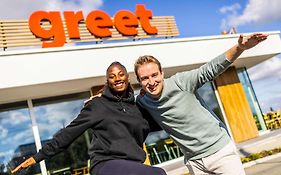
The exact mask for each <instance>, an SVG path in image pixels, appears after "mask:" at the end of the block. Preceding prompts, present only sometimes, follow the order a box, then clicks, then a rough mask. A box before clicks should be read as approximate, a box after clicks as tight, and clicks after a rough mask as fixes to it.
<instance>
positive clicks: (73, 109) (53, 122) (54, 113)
mask: <svg viewBox="0 0 281 175" xmlns="http://www.w3.org/2000/svg"><path fill="white" fill-rule="evenodd" d="M89 96H90V94H89V93H79V94H73V95H66V96H60V97H54V98H47V99H40V100H34V101H33V105H34V113H35V116H36V122H37V125H38V128H39V133H40V138H41V143H42V145H44V144H45V143H46V142H47V141H49V140H50V139H51V138H52V136H53V135H54V134H55V133H57V132H58V131H59V130H60V129H62V128H64V127H66V126H67V125H68V124H69V123H70V122H71V121H72V120H73V119H74V118H75V117H76V116H77V115H78V114H79V112H80V110H81V109H82V107H83V105H84V101H85V100H86V99H88V98H89ZM86 138H87V132H85V133H84V134H83V135H81V136H80V137H79V138H77V139H76V140H75V141H74V142H73V143H72V144H71V145H70V146H69V148H68V149H67V150H65V151H64V152H62V153H59V154H58V155H56V156H54V157H52V158H51V159H50V160H46V161H45V162H46V166H47V170H48V171H49V172H50V174H57V173H58V172H59V173H63V174H67V173H70V172H71V171H73V170H74V169H76V168H81V167H86V166H87V161H88V154H87V150H88V147H87V145H88V144H87V143H89V140H87V139H86Z"/></svg>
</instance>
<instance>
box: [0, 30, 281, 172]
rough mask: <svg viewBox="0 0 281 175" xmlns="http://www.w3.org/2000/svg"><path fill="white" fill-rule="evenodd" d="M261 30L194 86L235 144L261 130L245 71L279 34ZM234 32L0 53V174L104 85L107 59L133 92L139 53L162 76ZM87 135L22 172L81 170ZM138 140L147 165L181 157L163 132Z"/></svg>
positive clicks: (220, 48) (223, 43) (201, 58)
mask: <svg viewBox="0 0 281 175" xmlns="http://www.w3.org/2000/svg"><path fill="white" fill-rule="evenodd" d="M267 33H268V34H269V36H268V39H267V40H266V41H265V42H263V43H261V44H260V45H258V46H257V47H255V48H253V49H250V50H247V51H245V52H244V53H243V54H242V55H241V56H240V57H239V59H238V60H237V61H236V62H235V63H234V64H233V66H232V67H230V68H229V69H228V70H227V71H226V72H224V73H223V74H222V75H220V76H219V77H218V78H217V79H216V80H215V81H214V82H209V83H206V84H205V85H204V86H203V87H201V88H200V89H199V90H198V92H199V94H200V95H201V96H202V97H203V99H204V100H205V102H206V103H207V105H208V107H209V108H211V109H212V110H213V111H214V112H215V113H216V114H217V115H218V116H219V118H220V119H221V120H222V121H223V122H224V123H225V124H226V126H227V128H228V131H229V133H230V135H231V137H232V138H233V140H234V141H235V142H236V143H240V142H243V141H245V140H249V139H251V138H254V137H257V136H259V134H260V133H262V132H265V131H266V130H267V128H266V126H265V123H264V120H263V117H262V113H261V110H260V107H259V104H258V101H257V98H256V96H255V93H254V90H253V87H252V86H251V81H250V79H249V76H248V74H247V69H248V68H250V67H252V66H254V65H256V64H259V63H261V62H263V61H265V60H267V59H270V58H272V57H273V56H275V55H278V54H280V53H281V40H280V36H279V35H280V32H278V31H273V32H267ZM238 37H239V35H235V34H234V35H219V36H208V37H194V38H181V39H161V40H149V41H135V42H122V43H108V44H94V45H80V46H69V47H62V48H45V49H34V48H30V49H22V50H7V51H2V52H0V75H1V76H0V82H1V83H0V174H3V175H6V174H9V172H10V170H11V169H13V168H14V167H15V166H16V165H18V164H19V163H20V162H22V161H23V160H24V159H26V158H28V157H29V156H31V155H33V154H34V153H36V151H38V150H39V149H40V148H41V147H42V145H43V144H44V143H45V142H46V141H48V140H49V139H51V138H52V135H54V134H55V133H56V132H58V131H59V130H60V129H61V128H64V127H65V126H67V125H68V124H69V123H70V121H71V120H73V119H74V118H75V117H76V116H77V114H78V113H79V111H80V109H81V108H82V106H83V104H84V101H85V100H87V99H88V98H89V97H90V96H91V95H92V94H93V93H95V92H96V91H97V90H98V89H99V88H100V86H101V85H103V84H104V83H105V70H106V68H107V67H108V65H110V63H111V62H113V61H119V62H121V63H122V64H124V65H125V66H126V67H127V70H128V72H129V74H130V81H131V83H132V84H134V85H135V87H136V88H135V89H136V94H137V93H138V85H137V84H138V83H137V81H136V78H135V75H134V67H133V65H134V61H135V60H136V59H137V58H138V57H139V56H140V55H153V56H155V57H156V58H158V59H159V61H160V62H161V63H162V66H163V68H164V71H165V76H166V77H169V76H171V75H173V74H175V73H176V72H179V71H188V70H191V69H194V68H198V67H199V66H201V65H202V64H204V63H206V62H208V61H210V60H211V59H212V58H214V57H215V56H217V55H219V54H222V53H224V52H225V51H226V50H227V49H229V48H230V47H232V46H233V45H234V44H236V42H237V39H238ZM199 129H200V128H199ZM90 138H91V132H88V131H87V132H85V133H84V134H83V135H81V136H80V137H79V138H78V139H77V140H76V141H75V142H74V143H73V144H72V145H71V146H70V147H69V148H68V149H67V150H66V151H65V152H62V153H60V154H58V155H57V156H55V157H53V158H52V159H51V160H46V161H43V162H41V163H40V165H37V166H34V167H32V168H29V169H27V170H24V171H25V173H27V174H38V173H39V174H47V172H49V173H50V174H60V173H62V172H64V173H70V174H74V173H79V172H82V173H84V174H85V173H87V168H85V167H88V156H87V148H88V145H89V144H90V141H91V139H90ZM146 145H147V150H148V153H149V158H150V162H151V164H154V165H156V166H162V167H164V168H165V169H166V170H167V171H172V170H173V168H171V167H172V166H170V165H171V164H173V163H175V162H177V161H175V160H182V158H181V157H182V153H181V152H180V150H179V149H178V148H177V146H176V145H175V144H174V143H173V142H172V140H171V139H170V138H169V137H168V135H167V134H166V133H165V132H163V131H160V132H158V133H151V134H150V136H149V137H148V138H147V141H146ZM173 159H175V160H173Z"/></svg>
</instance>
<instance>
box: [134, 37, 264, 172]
mask: <svg viewBox="0 0 281 175" xmlns="http://www.w3.org/2000/svg"><path fill="white" fill-rule="evenodd" d="M267 36H268V35H266V34H261V33H256V34H252V35H250V36H247V37H244V36H243V35H240V37H239V39H238V44H236V45H235V46H233V47H232V48H230V49H229V50H227V51H226V52H225V53H224V54H222V55H220V56H218V57H216V58H215V59H213V60H212V61H210V62H209V63H206V64H205V65H203V66H201V67H200V68H198V69H194V70H192V71H187V72H181V73H177V74H176V75H174V76H172V77H170V78H168V79H164V72H163V71H162V68H161V64H160V62H159V61H158V60H157V59H156V58H154V57H153V56H147V55H146V56H141V57H140V58H139V59H138V60H137V61H136V63H135V74H136V76H137V79H138V81H139V83H140V85H141V87H142V91H143V93H140V95H139V96H138V97H137V103H138V104H139V105H140V106H141V107H142V108H144V109H146V110H147V111H148V112H149V113H150V114H151V116H152V117H153V119H154V120H155V121H156V122H157V123H158V124H159V125H160V126H161V127H162V128H163V129H164V130H165V131H166V132H167V133H168V134H170V136H171V138H172V139H173V140H174V142H175V143H176V144H177V145H178V146H179V147H180V148H181V150H182V152H183V153H184V158H185V164H186V166H187V168H188V169H189V172H190V173H191V174H196V175H197V174H200V175H201V174H226V175H232V174H233V175H234V174H235V175H238V174H239V175H241V174H245V172H244V169H243V166H242V163H241V161H240V158H239V156H238V155H237V154H236V149H235V145H234V144H233V142H232V141H231V139H230V137H229V135H228V134H227V131H226V130H225V128H224V125H223V123H222V122H221V121H219V120H218V119H217V117H215V116H214V114H213V113H212V112H211V111H210V110H208V109H206V108H205V107H204V105H202V104H201V100H200V99H198V96H197V95H196V91H197V89H198V88H199V87H201V86H202V85H203V84H204V83H206V82H208V81H212V80H214V79H215V78H216V77H217V76H218V75H219V74H221V73H222V72H223V71H225V70H226V69H227V68H228V67H229V66H230V65H231V63H233V62H234V61H235V60H236V59H237V58H238V57H239V55H241V53H242V52H243V51H244V50H246V49H250V48H252V47H254V46H256V45H257V44H258V43H260V42H262V41H264V40H265V39H266V38H267Z"/></svg>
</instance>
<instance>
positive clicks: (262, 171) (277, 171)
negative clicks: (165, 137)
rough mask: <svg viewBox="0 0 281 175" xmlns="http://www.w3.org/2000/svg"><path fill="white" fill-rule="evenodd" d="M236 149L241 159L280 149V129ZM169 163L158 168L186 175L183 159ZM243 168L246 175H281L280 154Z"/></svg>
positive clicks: (246, 164) (253, 162)
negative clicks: (264, 151) (253, 154)
mask: <svg viewBox="0 0 281 175" xmlns="http://www.w3.org/2000/svg"><path fill="white" fill-rule="evenodd" d="M236 147H237V151H238V153H239V155H240V156H241V157H245V156H248V155H250V154H252V153H258V152H261V151H263V150H271V149H274V148H278V147H281V128H280V129H275V130H271V131H266V132H263V133H260V135H259V136H258V137H256V138H253V139H250V140H247V141H244V142H242V143H239V144H236ZM171 161H172V162H171ZM171 161H169V162H164V163H163V164H161V165H159V167H162V168H164V169H165V170H166V172H167V174H168V175H186V174H188V171H187V168H186V167H185V165H184V164H183V157H181V158H178V159H174V160H171ZM243 166H244V168H245V171H246V175H257V174H258V175H281V153H279V154H275V155H271V156H268V157H264V158H261V159H258V160H255V161H251V162H247V163H244V164H243Z"/></svg>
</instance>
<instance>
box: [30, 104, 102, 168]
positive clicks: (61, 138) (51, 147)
mask: <svg viewBox="0 0 281 175" xmlns="http://www.w3.org/2000/svg"><path fill="white" fill-rule="evenodd" d="M93 108H94V106H93V102H90V103H88V104H87V105H86V106H84V108H83V109H82V110H81V111H80V114H79V115H78V116H77V117H76V118H75V119H74V120H73V121H72V122H71V123H70V124H69V125H68V126H67V127H66V128H63V129H61V130H60V131H59V132H57V133H56V134H55V135H54V136H53V138H52V139H51V140H50V141H48V142H47V143H46V144H45V145H44V146H43V147H42V149H40V150H39V152H38V153H37V154H35V155H34V156H33V158H34V160H35V161H36V162H37V163H38V162H40V161H42V160H44V159H46V158H50V157H52V156H54V155H56V154H57V153H59V152H61V151H63V150H65V149H67V147H68V146H69V145H70V144H71V143H72V142H73V141H74V140H75V139H76V138H78V137H79V136H80V135H82V134H83V133H84V132H85V131H86V130H87V129H88V128H90V127H91V126H92V125H94V124H95V122H97V121H96V120H97V119H95V117H93V114H94V112H93Z"/></svg>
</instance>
